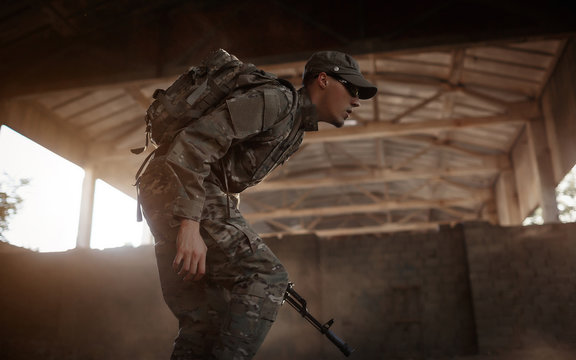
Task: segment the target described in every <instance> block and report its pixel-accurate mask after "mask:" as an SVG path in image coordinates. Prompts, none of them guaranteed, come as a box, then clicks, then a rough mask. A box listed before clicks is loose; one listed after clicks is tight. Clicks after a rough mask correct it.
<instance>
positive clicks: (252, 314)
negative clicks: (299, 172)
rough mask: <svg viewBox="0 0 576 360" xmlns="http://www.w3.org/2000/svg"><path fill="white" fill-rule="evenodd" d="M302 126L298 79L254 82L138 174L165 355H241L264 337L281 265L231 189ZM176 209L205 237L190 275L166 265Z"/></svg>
mask: <svg viewBox="0 0 576 360" xmlns="http://www.w3.org/2000/svg"><path fill="white" fill-rule="evenodd" d="M294 124H299V125H298V129H296V130H297V132H292V128H293V127H294ZM305 130H317V119H316V115H315V107H314V106H313V105H312V104H311V103H310V99H309V97H308V95H307V94H306V90H305V89H301V90H299V91H298V93H295V91H294V90H293V89H290V88H288V87H286V86H283V85H282V84H280V83H276V84H273V85H272V84H267V85H262V86H258V87H256V88H253V89H251V90H249V91H248V92H245V93H238V94H235V95H234V96H233V97H231V98H229V99H228V100H227V101H226V102H225V103H224V104H222V105H221V106H219V107H218V108H217V109H216V110H214V111H212V112H211V113H210V114H208V115H205V116H203V117H201V118H199V119H197V120H194V122H193V123H192V124H190V125H189V126H188V127H186V128H185V129H184V130H182V131H181V132H180V133H178V135H177V136H176V138H175V139H174V141H172V142H171V143H170V144H169V145H166V146H161V147H160V148H159V149H158V150H157V153H156V154H155V156H154V158H153V159H152V160H151V161H150V163H149V165H148V167H147V168H146V170H145V171H144V173H143V174H142V177H141V178H140V182H139V191H140V202H141V204H142V209H143V211H144V216H145V217H146V220H147V222H148V224H149V225H150V228H151V230H152V233H153V235H154V238H155V242H156V247H155V249H156V259H157V263H158V269H159V272H160V279H161V283H162V291H163V294H164V299H165V301H166V303H167V304H168V306H169V307H170V309H171V310H172V312H173V313H174V314H175V315H176V317H177V318H178V320H179V325H180V331H179V334H178V336H177V338H176V341H175V344H174V351H173V354H172V359H251V358H252V357H253V356H254V354H255V353H256V351H257V350H258V348H259V346H260V345H261V343H262V341H263V340H264V337H265V336H266V334H267V332H268V330H269V329H270V326H271V325H272V322H273V321H274V319H275V317H276V314H277V312H278V309H279V307H280V304H281V302H282V300H283V296H284V292H285V290H286V287H287V283H288V275H287V273H286V271H285V269H284V267H283V266H282V264H281V263H280V261H279V260H278V259H277V258H276V256H274V254H273V253H272V252H271V251H270V249H269V248H268V247H267V246H266V245H265V244H264V243H263V242H262V240H261V239H260V238H259V237H258V235H257V234H256V233H255V232H254V231H253V230H252V229H251V228H250V226H249V225H248V223H247V222H246V220H245V219H244V218H243V217H242V215H241V214H240V212H239V211H238V203H239V196H238V194H237V193H240V192H241V191H242V190H244V189H245V188H247V187H249V186H252V185H255V184H257V183H258V182H260V181H261V180H262V178H263V177H264V176H265V175H266V174H268V173H269V172H270V171H271V170H272V169H273V168H274V167H275V166H277V165H279V164H281V163H283V162H284V161H285V160H286V159H287V158H288V157H289V156H290V155H292V154H293V153H294V152H295V151H296V150H297V149H298V147H299V146H300V144H301V142H302V137H303V132H304V131H305ZM289 135H291V136H289ZM182 218H187V219H193V220H196V221H199V222H200V228H201V229H200V231H201V235H202V237H203V239H204V241H205V243H206V246H207V247H208V252H207V265H206V275H205V276H204V278H203V279H202V280H200V281H194V282H193V281H190V282H184V281H182V278H181V277H180V276H178V275H177V274H176V273H175V272H174V270H173V269H172V261H173V259H174V256H175V254H176V238H177V234H178V230H179V225H180V221H181V219H182Z"/></svg>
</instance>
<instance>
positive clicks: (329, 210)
mask: <svg viewBox="0 0 576 360" xmlns="http://www.w3.org/2000/svg"><path fill="white" fill-rule="evenodd" d="M486 200H487V198H486V197H485V196H470V197H468V198H465V199H440V200H405V201H397V200H388V201H380V202H378V203H374V204H363V205H344V206H329V207H321V208H307V209H295V210H292V209H277V210H273V211H266V212H259V213H249V214H244V217H245V218H246V219H247V220H248V221H250V222H257V221H262V220H269V219H279V218H295V217H308V216H335V215H342V214H362V213H374V212H383V211H392V210H412V209H430V208H445V207H452V206H457V207H465V208H466V207H474V206H476V205H478V203H481V202H483V201H486Z"/></svg>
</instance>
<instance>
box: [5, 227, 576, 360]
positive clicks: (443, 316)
mask: <svg viewBox="0 0 576 360" xmlns="http://www.w3.org/2000/svg"><path fill="white" fill-rule="evenodd" d="M574 234H576V224H562V225H545V226H534V227H511V228H503V227H495V226H490V225H487V224H484V223H469V224H464V225H459V226H456V227H454V228H449V227H445V228H441V230H440V231H439V232H428V233H414V234H411V233H398V234H388V235H380V236H361V237H341V238H333V239H318V238H316V237H313V236H302V237H292V238H290V237H285V238H283V239H270V240H268V241H267V242H268V243H269V245H270V247H271V248H272V249H273V250H274V251H275V253H276V254H277V255H278V257H280V258H281V259H282V261H283V262H284V264H285V266H286V267H287V269H288V271H289V273H290V275H291V279H292V281H294V282H295V284H296V290H297V291H298V292H299V293H300V294H301V295H302V296H304V297H305V298H306V299H307V300H308V308H309V310H310V312H311V313H312V314H313V315H314V316H316V317H317V319H318V320H320V321H321V322H325V321H327V320H329V319H330V318H334V319H335V323H334V325H333V327H332V330H333V331H334V332H335V333H336V334H337V335H338V336H340V337H342V338H343V339H344V340H346V341H347V342H348V343H349V344H350V345H351V346H352V347H355V348H356V349H357V350H356V352H355V354H354V355H353V357H352V358H355V359H362V360H370V359H383V358H386V359H432V358H437V357H438V358H442V357H444V358H447V357H454V356H464V355H469V354H475V353H482V354H486V353H489V352H492V353H502V354H508V353H510V351H524V353H523V354H524V355H523V357H503V358H502V359H507V360H508V359H531V357H530V356H529V355H530V354H531V351H532V353H535V352H534V351H536V350H534V349H540V350H539V351H542V349H543V348H544V349H550V348H562V349H567V348H570V349H573V348H574V347H576V313H575V309H576V265H575V263H576V262H575V260H576V236H575V235H574ZM0 245H1V244H0ZM2 248H4V247H3V246H0V274H1V276H0V355H1V356H0V357H1V358H2V359H7V360H14V359H27V360H28V359H59V360H60V359H78V360H80V359H82V360H85V359H107V360H108V359H126V358H137V359H166V358H168V354H169V352H170V347H171V343H172V339H173V338H174V336H175V334H176V331H177V329H176V321H175V319H174V318H173V317H172V315H171V314H170V312H169V311H168V309H167V308H166V306H165V305H164V304H163V301H162V296H161V294H160V288H159V282H158V275H157V273H156V267H155V262H154V255H153V249H152V248H150V247H143V248H137V249H131V248H124V249H112V250H106V251H96V250H94V251H88V250H75V251H70V252H66V253H60V254H38V253H33V252H29V251H16V252H15V251H9V252H3V251H2ZM546 351H548V350H546ZM567 353H568V354H572V350H569V351H568V352H567ZM271 358H274V359H275V360H284V359H286V360H288V359H290V360H292V359H310V360H322V359H338V358H343V356H342V355H341V354H340V353H339V351H338V350H337V349H336V348H335V347H334V346H333V345H332V344H331V343H330V342H329V341H328V340H327V339H326V338H324V337H323V336H321V335H320V334H319V333H318V332H317V331H316V330H314V329H313V328H312V327H311V326H310V324H308V323H307V322H306V321H305V320H304V319H302V318H301V317H300V316H299V315H298V314H297V313H296V312H295V311H294V310H293V309H291V308H290V307H289V306H288V305H285V306H284V307H283V308H282V309H281V311H280V314H279V316H278V320H277V323H276V324H275V326H274V327H273V328H272V330H271V332H270V335H269V336H268V338H267V339H266V341H265V343H264V345H263V347H262V349H261V351H260V353H259V354H258V355H257V357H256V360H266V359H271ZM568 358H569V357H568ZM574 358H576V357H574ZM491 359H492V358H491Z"/></svg>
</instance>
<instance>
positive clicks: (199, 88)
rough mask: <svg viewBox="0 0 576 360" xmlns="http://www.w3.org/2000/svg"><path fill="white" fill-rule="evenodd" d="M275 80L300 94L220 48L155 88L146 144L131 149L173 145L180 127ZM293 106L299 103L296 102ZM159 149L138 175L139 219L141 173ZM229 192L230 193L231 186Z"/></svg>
mask: <svg viewBox="0 0 576 360" xmlns="http://www.w3.org/2000/svg"><path fill="white" fill-rule="evenodd" d="M273 83H280V84H282V85H283V86H286V87H288V88H290V89H292V91H293V93H294V94H295V93H296V90H295V89H294V87H293V86H292V84H291V83H290V82H289V81H287V80H283V79H278V78H277V77H276V76H275V75H273V74H270V73H267V72H265V71H262V70H260V69H258V68H256V67H255V66H254V65H253V64H245V63H243V62H241V61H240V60H238V58H236V57H235V56H234V55H231V54H229V53H228V52H226V51H225V50H223V49H219V50H217V51H215V52H214V53H212V54H211V55H210V56H208V57H207V58H206V59H205V60H204V61H203V62H202V63H201V65H200V66H196V67H192V68H190V69H189V70H188V71H187V72H186V73H184V74H182V75H181V76H180V77H179V78H178V79H177V80H176V81H175V82H174V83H173V84H172V85H170V87H168V88H167V89H166V90H162V89H157V90H156V91H154V94H153V96H152V97H153V98H154V101H153V102H152V104H151V105H150V107H149V108H148V110H147V111H146V117H145V122H146V140H145V146H144V147H141V148H137V149H132V150H131V151H132V152H133V153H134V154H140V153H142V152H143V151H145V150H146V148H147V147H148V145H149V143H150V142H152V144H154V145H155V146H157V147H160V146H162V145H167V144H170V143H171V142H172V140H173V139H174V137H175V136H176V135H177V134H178V132H179V131H180V130H182V129H184V128H185V127H186V126H188V125H189V124H190V123H191V122H193V121H194V120H195V119H198V118H200V117H201V116H203V115H204V114H208V113H209V112H210V111H212V110H213V109H215V108H216V107H218V106H219V105H220V104H222V103H223V102H224V101H225V100H227V98H228V97H229V96H230V95H232V94H234V93H235V91H236V90H241V91H245V90H247V89H249V88H251V87H256V86H261V85H264V84H273ZM294 96H296V95H294ZM293 106H296V101H294V104H293ZM298 128H299V121H298V122H296V123H295V124H294V127H293V129H292V131H291V132H290V134H289V136H288V139H292V138H293V137H294V136H295V135H296V134H297V130H298ZM155 152H156V150H154V151H152V152H151V153H150V154H149V155H148V156H147V157H146V158H145V159H144V161H143V162H142V165H141V166H140V169H138V171H137V172H136V176H135V178H136V183H135V184H134V185H135V186H136V193H137V200H138V201H137V202H138V204H137V207H138V212H137V220H138V221H142V213H141V210H140V197H139V191H138V184H139V182H140V175H141V174H142V171H143V170H144V169H145V168H146V165H147V164H148V161H149V160H150V159H151V158H152V156H153V155H154V153H155ZM283 152H284V148H283V147H282V146H277V147H276V148H275V149H274V150H273V151H272V153H271V154H270V156H269V158H268V159H266V162H267V163H273V162H275V161H276V159H278V158H280V157H281V156H282V154H283ZM225 185H226V188H227V187H228V184H227V183H225ZM226 191H227V192H228V189H226Z"/></svg>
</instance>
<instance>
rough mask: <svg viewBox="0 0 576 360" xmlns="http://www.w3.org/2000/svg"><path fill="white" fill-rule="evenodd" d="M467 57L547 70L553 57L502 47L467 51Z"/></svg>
mask: <svg viewBox="0 0 576 360" xmlns="http://www.w3.org/2000/svg"><path fill="white" fill-rule="evenodd" d="M466 55H468V56H473V57H477V58H481V59H492V60H499V61H502V62H508V63H511V64H514V63H516V64H522V65H527V66H537V67H540V68H542V69H546V68H547V67H548V66H550V62H551V61H552V57H551V56H548V55H541V54H534V53H533V52H529V51H522V50H520V49H518V50H516V49H506V48H500V47H478V48H470V49H467V50H466Z"/></svg>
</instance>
